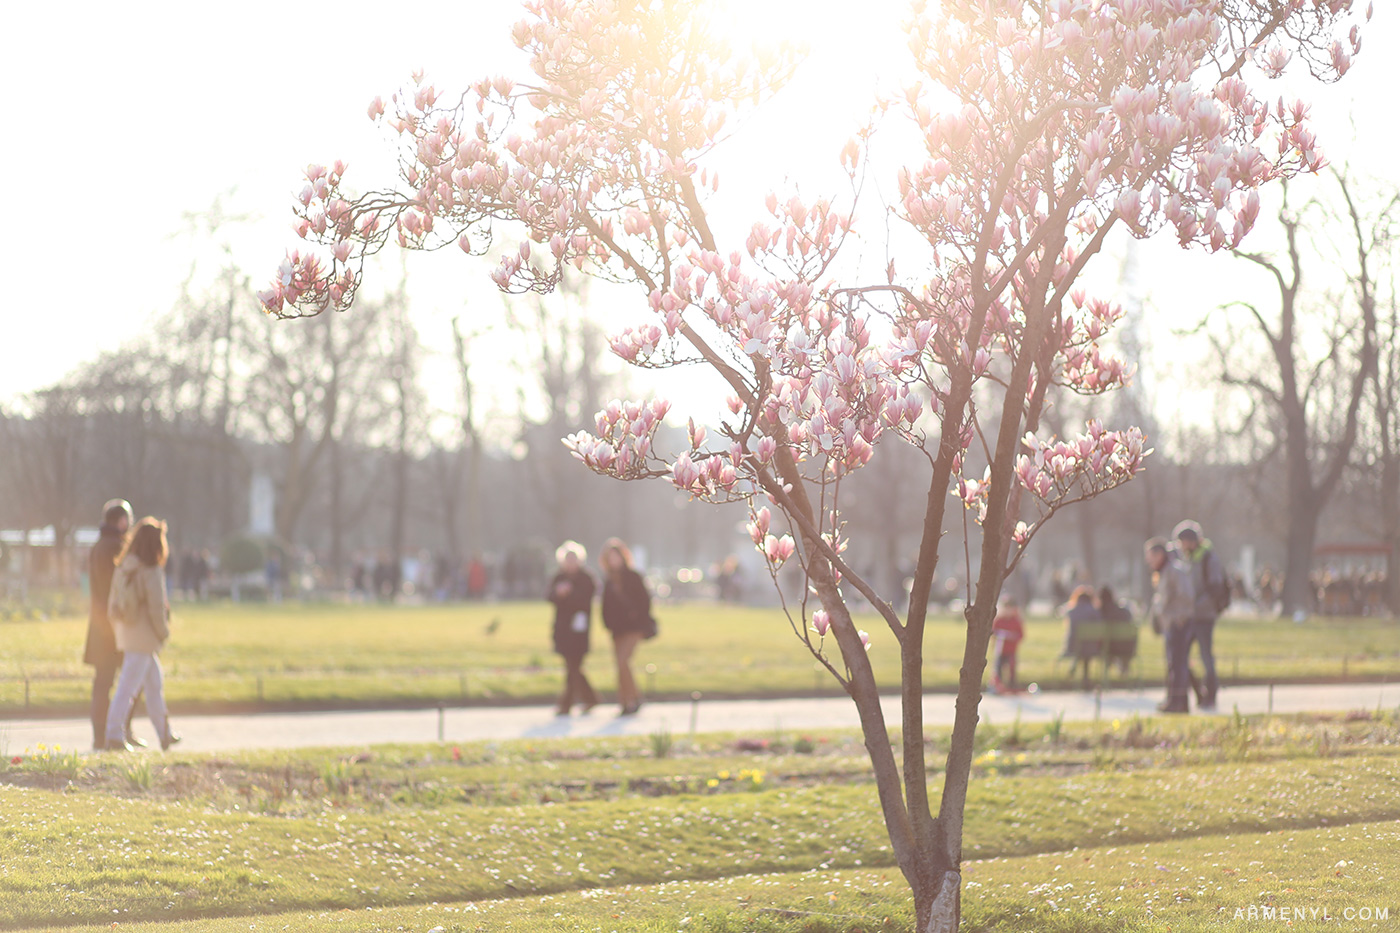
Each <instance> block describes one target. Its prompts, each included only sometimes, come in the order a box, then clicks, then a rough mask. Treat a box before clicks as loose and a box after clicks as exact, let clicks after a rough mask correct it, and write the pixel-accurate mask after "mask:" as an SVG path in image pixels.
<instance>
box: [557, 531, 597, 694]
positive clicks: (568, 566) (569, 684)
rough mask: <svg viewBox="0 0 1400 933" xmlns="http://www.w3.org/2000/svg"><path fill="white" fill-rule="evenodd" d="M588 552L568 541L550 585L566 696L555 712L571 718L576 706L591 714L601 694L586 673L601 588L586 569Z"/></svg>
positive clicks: (561, 547) (558, 558)
mask: <svg viewBox="0 0 1400 933" xmlns="http://www.w3.org/2000/svg"><path fill="white" fill-rule="evenodd" d="M587 557H588V552H587V551H585V550H584V549H583V545H581V544H579V543H578V542H576V541H565V542H564V543H563V544H561V545H560V546H559V550H557V551H555V552H554V559H555V560H556V561H557V562H558V564H559V572H558V573H556V574H555V575H554V579H553V580H551V581H549V601H550V602H552V603H554V652H555V653H556V654H558V655H559V656H560V657H562V658H563V659H564V692H563V694H561V695H560V697H559V704H558V706H557V707H556V709H555V712H556V713H558V714H559V715H560V716H567V715H569V711H570V710H572V709H573V707H574V704H575V703H579V704H581V705H582V706H583V712H585V713H586V712H588V711H589V710H591V709H593V707H595V706H597V705H598V694H597V693H595V692H594V690H593V685H592V684H590V683H589V682H588V677H587V676H585V675H584V673H583V658H584V656H585V655H586V654H588V635H589V629H591V628H592V624H593V594H594V593H596V592H597V591H598V586H597V584H596V583H594V582H593V577H592V576H590V575H589V573H588V571H587V570H585V569H583V562H584V560H586V559H587Z"/></svg>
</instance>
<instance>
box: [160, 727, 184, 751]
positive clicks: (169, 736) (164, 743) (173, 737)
mask: <svg viewBox="0 0 1400 933" xmlns="http://www.w3.org/2000/svg"><path fill="white" fill-rule="evenodd" d="M180 739H181V736H180V735H179V734H177V733H176V732H175V730H174V729H171V728H170V726H169V725H168V724H167V725H166V727H165V735H163V736H161V737H160V750H161V751H163V752H167V751H169V750H170V746H172V745H174V744H175V743H176V742H178V741H180Z"/></svg>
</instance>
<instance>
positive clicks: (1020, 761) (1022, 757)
mask: <svg viewBox="0 0 1400 933" xmlns="http://www.w3.org/2000/svg"><path fill="white" fill-rule="evenodd" d="M1016 763H1017V764H1018V765H1023V764H1025V763H1026V753H1025V752H1021V754H1019V755H1017V756H1016Z"/></svg>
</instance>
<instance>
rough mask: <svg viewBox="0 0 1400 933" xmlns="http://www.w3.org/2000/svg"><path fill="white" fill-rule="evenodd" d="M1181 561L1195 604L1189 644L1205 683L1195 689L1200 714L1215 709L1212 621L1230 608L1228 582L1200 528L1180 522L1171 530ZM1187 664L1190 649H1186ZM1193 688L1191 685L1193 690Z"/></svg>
mask: <svg viewBox="0 0 1400 933" xmlns="http://www.w3.org/2000/svg"><path fill="white" fill-rule="evenodd" d="M1172 536H1173V537H1174V538H1176V543H1177V548H1178V552H1179V553H1180V555H1181V559H1182V561H1183V562H1184V563H1185V564H1186V565H1187V566H1188V567H1189V568H1190V571H1191V583H1192V589H1193V591H1194V593H1195V601H1194V603H1193V608H1192V610H1191V641H1192V642H1193V643H1195V645H1196V648H1197V650H1199V651H1200V653H1201V665H1202V666H1203V667H1204V668H1205V682H1204V683H1202V684H1201V685H1200V686H1199V687H1198V688H1196V705H1197V706H1198V707H1199V708H1200V709H1203V710H1214V709H1215V695H1216V693H1218V692H1219V690H1220V680H1219V678H1218V677H1217V676H1216V673H1215V651H1214V641H1215V620H1216V619H1218V618H1219V617H1220V613H1221V612H1222V611H1224V609H1225V607H1227V606H1229V605H1230V579H1229V577H1227V576H1226V575H1225V567H1224V565H1223V564H1222V563H1221V562H1220V555H1219V554H1217V553H1215V548H1214V547H1212V546H1211V543H1210V541H1209V540H1208V539H1206V538H1203V537H1202V536H1201V526H1200V525H1198V524H1196V523H1195V522H1193V521H1189V520H1188V521H1184V522H1182V523H1181V524H1179V525H1177V526H1176V528H1175V529H1173V530H1172ZM1187 656H1188V660H1189V657H1190V645H1188V646H1187ZM1194 686H1195V685H1194V684H1193V687H1194Z"/></svg>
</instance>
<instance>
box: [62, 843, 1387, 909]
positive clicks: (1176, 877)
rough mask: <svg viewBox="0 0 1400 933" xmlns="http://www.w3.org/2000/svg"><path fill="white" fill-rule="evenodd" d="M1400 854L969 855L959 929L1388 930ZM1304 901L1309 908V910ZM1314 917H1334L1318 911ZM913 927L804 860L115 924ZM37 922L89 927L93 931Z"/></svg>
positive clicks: (898, 900)
mask: <svg viewBox="0 0 1400 933" xmlns="http://www.w3.org/2000/svg"><path fill="white" fill-rule="evenodd" d="M1397 852H1400V823H1396V822H1393V821H1386V822H1375V823H1352V824H1348V825H1346V826H1336V827H1322V828H1316V829H1306V830H1282V831H1271V832H1266V833H1239V834H1234V835H1230V836H1226V837H1221V836H1197V837H1188V838H1180V839H1173V840H1172V841H1170V842H1152V843H1142V844H1134V845H1128V846H1123V845H1116V846H1085V847H1083V848H1080V849H1077V850H1075V851H1074V852H1072V853H1063V852H1055V853H1043V854H1037V855H1029V856H1014V857H1009V858H997V859H988V860H984V861H974V862H969V863H967V864H966V865H965V866H964V872H963V877H964V882H965V885H964V900H963V905H964V906H963V910H964V914H963V929H964V930H965V931H967V933H1012V931H1026V930H1035V931H1038V933H1081V931H1083V933H1117V931H1125V933H1139V931H1142V933H1149V931H1164V930H1171V931H1173V933H1204V931H1219V930H1227V931H1250V930H1259V929H1261V928H1263V929H1274V928H1283V929H1294V930H1297V929H1304V930H1311V929H1317V930H1338V929H1340V930H1371V929H1381V930H1387V929H1394V928H1395V925H1396V922H1397V920H1396V918H1397V915H1398V914H1400V896H1397V895H1396V893H1395V884H1394V880H1393V879H1394V878H1395V872H1396V869H1397V867H1400V865H1398V864H1397V862H1400V860H1398V859H1397V857H1396V853H1397ZM1342 863H1345V864H1342ZM775 905H780V906H775ZM1251 909H1253V910H1254V911H1255V916H1254V918H1253V919H1251V914H1250V913H1249V912H1250V910H1251ZM1265 910H1271V911H1273V912H1274V913H1273V915H1272V916H1273V917H1274V918H1275V919H1274V920H1272V921H1270V920H1267V919H1260V917H1261V916H1262V915H1263V911H1265ZM1284 910H1286V911H1287V912H1288V913H1287V914H1286V915H1285V916H1288V917H1290V919H1291V918H1292V917H1293V916H1295V912H1297V911H1306V912H1307V913H1306V914H1305V915H1304V916H1305V917H1306V919H1302V920H1293V922H1288V921H1280V920H1278V919H1277V918H1278V916H1279V912H1280V911H1284ZM1382 911H1384V918H1382V916H1381V912H1382ZM1313 912H1316V914H1317V917H1318V919H1313V916H1314V915H1313ZM1324 912H1325V914H1324ZM1367 914H1369V916H1366V915H1367ZM116 916H118V917H121V915H120V914H117V915H116ZM1323 916H1326V917H1328V918H1330V919H1328V920H1326V921H1324V920H1322V919H1321V918H1322V917H1323ZM1363 918H1364V919H1363ZM912 926H913V918H912V910H911V909H910V907H909V902H908V900H907V898H906V897H905V895H904V893H903V883H902V879H901V878H900V877H899V875H898V873H897V872H895V871H893V870H892V869H868V868H857V869H822V868H816V869H807V870H805V871H798V872H782V873H769V874H758V875H753V874H750V875H734V876H729V877H724V878H714V879H698V880H685V881H675V882H667V883H663V884H655V885H623V886H615V887H606V888H589V889H585V890H580V891H571V892H567V893H561V894H547V895H541V896H527V897H519V898H510V899H501V900H469V901H460V902H455V903H447V902H440V903H435V904H415V905H407V906H399V907H367V908H361V909H328V910H319V911H309V912H303V911H297V912H288V913H274V914H268V915H263V916H257V917H247V916H239V917H203V918H200V919H198V920H192V921H184V922H179V921H176V922H168V921H167V922H146V923H143V922H139V921H138V922H131V921H129V920H127V919H126V918H124V917H121V920H120V923H119V926H118V927H117V929H120V930H127V931H133V933H205V931H208V933H243V931H247V930H254V931H275V930H296V931H299V933H371V931H373V933H380V931H383V933H388V931H403V930H413V931H422V933H430V931H439V933H468V931H470V933H486V931H498V930H512V931H516V933H557V931H560V930H569V931H598V933H604V931H615V933H674V931H678V930H680V931H686V933H877V931H903V930H910V929H912ZM38 929H42V930H45V931H54V933H58V931H63V933H69V931H72V933H90V931H91V930H92V929H93V928H92V927H91V926H45V927H41V928H38Z"/></svg>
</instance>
